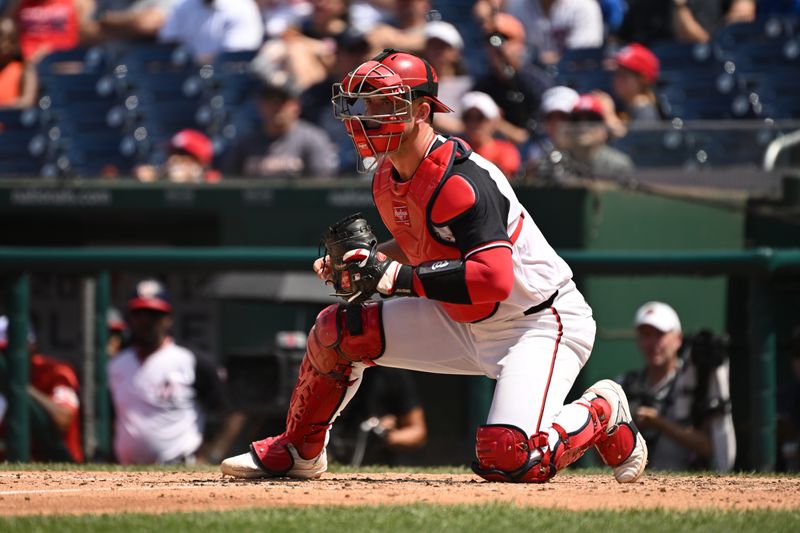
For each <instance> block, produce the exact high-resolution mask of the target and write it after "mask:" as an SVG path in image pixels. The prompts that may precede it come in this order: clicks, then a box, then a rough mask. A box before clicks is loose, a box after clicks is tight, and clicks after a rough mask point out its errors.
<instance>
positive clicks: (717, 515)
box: [0, 505, 800, 533]
mask: <svg viewBox="0 0 800 533" xmlns="http://www.w3.org/2000/svg"><path fill="white" fill-rule="evenodd" d="M0 530H1V531H3V532H11V531H31V532H38V531H41V532H47V533H51V532H58V533H71V532H75V533H89V532H93V531H123V532H125V533H128V532H138V531H141V532H151V531H156V530H160V531H164V532H169V533H176V532H182V531H191V532H192V533H196V532H199V531H215V532H223V533H224V532H231V533H242V532H244V531H276V532H281V533H291V532H297V533H311V532H316V531H326V532H327V531H335V532H339V531H345V532H347V533H357V532H372V531H381V532H395V531H396V532H406V531H408V532H413V533H428V532H439V531H442V532H445V531H446V532H461V531H479V532H481V533H488V532H492V531H502V532H505V533H507V532H511V531H520V532H525V531H554V532H562V531H576V532H577V531H608V532H613V533H623V532H626V531H631V532H636V533H642V532H647V533H658V532H662V531H663V532H669V533H672V532H676V531H680V532H698V533H701V532H702V533H708V532H717V531H719V532H730V531H736V532H747V531H753V532H758V533H773V532H781V533H782V532H789V531H800V511H792V512H783V511H780V512H776V511H750V512H721V511H690V512H675V511H649V512H645V511H627V512H612V511H585V512H568V511H559V510H553V509H530V508H520V507H515V506H512V505H485V506H474V505H470V506H468V505H458V506H444V507H442V506H434V505H410V506H392V507H381V508H377V507H315V508H271V509H258V510H243V511H229V512H224V513H221V512H214V513H173V514H165V515H157V516H153V515H144V514H117V515H101V516H78V517H71V516H69V517H65V516H53V517H20V518H5V519H0Z"/></svg>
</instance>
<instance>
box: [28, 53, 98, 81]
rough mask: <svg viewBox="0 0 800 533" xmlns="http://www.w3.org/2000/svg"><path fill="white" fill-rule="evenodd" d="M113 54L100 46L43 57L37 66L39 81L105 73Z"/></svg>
mask: <svg viewBox="0 0 800 533" xmlns="http://www.w3.org/2000/svg"><path fill="white" fill-rule="evenodd" d="M111 55H112V54H111V52H110V51H109V49H108V48H104V47H100V46H92V47H79V48H73V49H71V50H59V51H56V52H51V53H49V54H47V55H46V56H44V57H42V59H41V60H40V61H39V63H38V64H37V65H36V73H37V75H38V76H39V79H40V80H42V79H44V80H46V79H47V78H48V77H50V76H52V75H57V74H79V73H88V72H104V71H106V69H108V67H109V62H110V61H111Z"/></svg>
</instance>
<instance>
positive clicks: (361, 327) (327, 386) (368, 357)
mask: <svg viewBox="0 0 800 533" xmlns="http://www.w3.org/2000/svg"><path fill="white" fill-rule="evenodd" d="M381 305H382V304H381V302H368V303H366V304H362V305H349V306H344V305H331V306H328V307H327V308H325V309H324V310H323V311H322V312H321V313H320V314H319V315H318V316H317V320H316V323H315V324H314V326H313V327H312V328H311V333H310V334H309V336H308V347H307V349H306V356H305V358H304V359H303V363H302V364H301V365H300V372H299V375H298V377H297V384H296V385H295V387H294V391H293V392H292V398H291V400H290V402H289V412H288V414H287V416H286V431H285V432H284V433H283V434H281V435H279V436H277V437H269V438H266V439H264V440H260V441H256V442H254V443H252V444H251V445H250V449H251V452H252V453H253V455H254V456H255V457H256V458H257V459H258V463H259V464H260V466H261V467H262V468H263V469H264V470H265V471H266V472H268V473H269V474H271V475H281V474H284V473H286V472H289V471H290V470H291V469H292V468H293V466H294V464H295V460H294V458H293V457H292V454H291V453H290V451H289V450H288V448H287V445H291V446H292V447H293V449H294V451H295V452H296V454H297V455H298V456H299V459H304V460H311V459H314V458H315V457H317V456H318V455H320V453H321V452H322V451H323V449H324V447H325V438H326V435H327V432H328V428H329V427H330V425H331V422H332V421H333V419H334V418H335V417H336V415H337V414H338V413H339V411H340V410H341V408H343V407H344V405H343V403H344V400H345V397H346V396H347V389H348V387H349V386H351V385H353V383H354V382H351V381H350V374H351V372H352V366H353V363H354V362H356V361H361V362H364V363H367V364H370V365H374V364H375V363H374V359H377V358H378V357H380V356H381V355H382V354H383V350H384V339H383V327H382V325H381Z"/></svg>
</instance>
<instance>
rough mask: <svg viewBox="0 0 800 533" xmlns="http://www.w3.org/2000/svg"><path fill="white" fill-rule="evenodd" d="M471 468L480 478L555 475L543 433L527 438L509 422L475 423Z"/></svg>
mask: <svg viewBox="0 0 800 533" xmlns="http://www.w3.org/2000/svg"><path fill="white" fill-rule="evenodd" d="M475 456H476V457H477V461H475V462H474V463H472V470H473V472H475V473H476V474H478V475H479V476H481V477H482V478H483V479H486V480H489V481H506V482H526V481H527V482H537V481H538V482H542V481H547V480H548V479H550V478H551V477H553V476H554V475H555V468H554V467H553V466H552V465H551V464H550V451H549V449H548V447H547V434H546V433H539V434H537V435H534V436H533V437H531V438H528V436H527V435H525V432H524V431H522V430H521V429H520V428H518V427H516V426H512V425H510V424H509V425H504V424H491V425H486V426H480V427H478V432H477V435H476V437H475Z"/></svg>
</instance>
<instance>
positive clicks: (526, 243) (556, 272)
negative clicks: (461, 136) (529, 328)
mask: <svg viewBox="0 0 800 533" xmlns="http://www.w3.org/2000/svg"><path fill="white" fill-rule="evenodd" d="M470 160H471V161H472V162H474V163H475V164H476V165H477V166H479V167H481V168H482V169H484V170H485V171H486V172H488V174H489V177H491V179H492V180H493V181H494V183H495V184H496V185H497V189H498V191H499V192H500V194H501V195H502V196H503V197H505V199H506V200H507V201H508V204H509V207H508V215H507V216H508V226H507V227H508V235H509V236H512V235H514V233H515V231H516V229H517V225H518V224H522V229H521V231H520V232H519V236H518V237H517V239H516V241H515V242H514V243H513V244H512V245H511V248H512V250H513V254H512V259H513V262H514V289H513V290H512V291H511V295H510V296H509V297H508V299H506V300H504V301H503V302H501V304H500V307H499V308H498V310H497V312H496V313H495V315H494V316H493V317H492V318H505V317H507V316H509V315H512V314H518V313H520V312H524V311H526V310H527V309H529V308H531V307H532V306H534V305H537V304H540V303H542V302H544V301H546V300H547V299H548V298H550V297H551V296H552V295H553V294H555V292H556V291H557V290H559V289H561V288H563V287H564V286H566V285H567V283H569V282H570V280H572V270H571V269H570V268H569V265H567V263H566V261H564V260H563V259H562V258H561V257H560V256H559V255H558V254H557V253H556V252H555V250H554V249H553V248H552V246H550V244H549V243H548V242H547V239H545V237H544V235H543V234H542V232H541V230H540V229H539V227H538V226H537V225H536V223H535V222H534V220H533V217H532V216H531V214H530V213H528V211H527V210H526V209H525V207H524V206H523V205H522V204H521V203H520V202H519V200H517V196H516V194H514V191H513V189H512V188H511V184H510V183H509V181H508V178H506V177H505V175H504V174H503V173H502V172H501V171H500V169H498V168H497V167H496V166H495V165H494V164H492V163H490V162H489V161H487V160H486V159H484V158H483V157H481V156H480V155H479V154H477V153H475V152H473V153H472V154H471V155H470ZM473 179H474V178H473ZM490 320H491V319H490Z"/></svg>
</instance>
